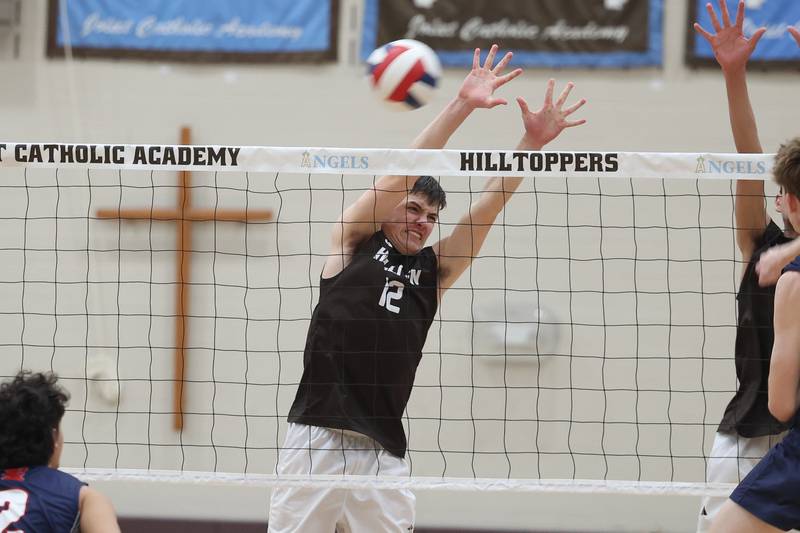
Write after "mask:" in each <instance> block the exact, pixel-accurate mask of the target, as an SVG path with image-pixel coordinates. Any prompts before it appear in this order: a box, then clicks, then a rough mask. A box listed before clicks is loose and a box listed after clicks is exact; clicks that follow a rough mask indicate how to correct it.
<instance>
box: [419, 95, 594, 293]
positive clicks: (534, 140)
mask: <svg viewBox="0 0 800 533" xmlns="http://www.w3.org/2000/svg"><path fill="white" fill-rule="evenodd" d="M554 85H555V82H554V81H553V80H550V81H548V82H547V91H546V92H545V97H544V103H543V105H542V107H541V108H540V109H539V110H537V111H534V112H532V111H531V110H530V109H529V108H528V104H527V103H526V102H525V100H524V99H523V98H517V103H518V104H519V107H520V111H521V112H522V122H523V125H524V126H525V134H524V135H523V136H522V139H521V140H520V142H519V144H518V145H517V150H540V149H541V148H542V147H543V146H544V145H546V144H547V143H549V142H550V141H552V140H553V139H555V138H556V137H558V135H559V134H560V133H561V132H562V131H563V130H564V129H565V128H571V127H573V126H579V125H581V124H583V123H585V122H586V120H576V121H568V120H567V117H568V116H569V115H571V114H572V113H574V112H575V111H577V110H578V109H579V108H580V107H581V106H583V104H585V103H586V100H584V99H581V100H580V101H579V102H577V103H575V104H573V105H572V106H570V107H568V108H566V109H562V107H563V106H564V103H565V102H566V100H567V97H568V96H569V93H570V91H571V90H572V87H573V84H572V82H570V83H568V84H567V86H566V87H565V88H564V90H563V91H562V93H561V95H560V96H559V97H558V100H557V101H556V102H555V104H554V103H553V87H554ZM521 182H522V178H505V177H497V178H491V179H490V180H488V182H487V183H486V187H485V188H484V190H483V192H482V193H481V195H480V196H479V197H478V199H477V200H476V201H475V202H473V204H472V205H471V206H470V208H469V211H467V213H466V214H465V215H464V216H462V217H461V219H460V220H459V222H458V224H457V225H456V227H455V229H454V230H453V233H452V234H450V235H449V236H448V237H445V238H444V239H442V240H440V241H439V242H438V243H436V244H435V245H434V246H433V249H434V252H436V256H437V258H438V261H439V288H440V289H441V291H445V290H447V289H448V288H450V287H451V286H452V285H453V283H455V282H456V280H457V279H458V278H459V276H461V274H462V273H463V272H464V271H465V270H466V269H467V268H468V267H469V265H470V264H472V261H473V260H474V258H475V257H476V256H477V255H478V252H479V251H480V249H481V246H483V242H484V241H485V240H486V235H488V233H489V230H490V229H491V227H492V224H494V221H495V218H497V215H498V214H499V213H500V211H502V210H503V207H505V205H506V203H507V202H508V200H509V199H510V198H511V195H513V194H514V191H516V190H517V188H518V187H519V185H520V183H521ZM440 294H441V293H440Z"/></svg>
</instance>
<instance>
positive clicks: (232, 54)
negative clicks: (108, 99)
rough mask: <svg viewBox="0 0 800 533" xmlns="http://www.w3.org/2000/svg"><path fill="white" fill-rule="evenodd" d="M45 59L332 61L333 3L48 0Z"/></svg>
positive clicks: (331, 0)
mask: <svg viewBox="0 0 800 533" xmlns="http://www.w3.org/2000/svg"><path fill="white" fill-rule="evenodd" d="M50 10H51V12H50V28H49V32H48V33H49V35H48V44H49V46H48V53H49V55H53V56H58V55H63V51H64V47H65V46H66V45H69V46H70V47H71V48H72V52H73V54H74V55H77V56H101V57H126V56H127V57H130V56H133V57H145V58H156V59H161V58H164V57H171V58H176V59H200V60H202V59H214V58H220V59H223V58H224V59H233V60H235V59H237V56H239V57H240V58H242V59H245V60H247V59H249V60H258V59H264V60H268V59H269V57H270V56H273V55H278V56H280V58H281V60H286V59H287V57H290V56H296V57H297V58H298V59H304V58H305V59H318V60H325V59H328V60H334V59H335V58H336V23H337V20H336V19H337V14H338V6H337V2H336V0H269V1H264V0H225V1H212V0H169V1H164V0H69V1H68V2H67V1H64V0H60V1H59V0H51V1H50Z"/></svg>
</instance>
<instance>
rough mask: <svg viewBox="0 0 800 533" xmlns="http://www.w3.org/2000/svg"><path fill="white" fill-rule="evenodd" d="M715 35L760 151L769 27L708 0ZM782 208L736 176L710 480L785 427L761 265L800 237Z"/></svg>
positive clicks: (727, 478)
mask: <svg viewBox="0 0 800 533" xmlns="http://www.w3.org/2000/svg"><path fill="white" fill-rule="evenodd" d="M707 9H708V11H709V14H710V15H711V20H712V24H713V26H714V30H715V33H714V34H711V33H709V32H707V31H705V30H704V29H703V28H701V27H700V26H699V25H698V24H695V29H696V30H697V31H698V32H699V33H700V34H701V35H702V36H703V37H704V38H705V39H706V40H708V42H709V43H710V44H711V46H712V49H713V51H714V56H715V58H716V59H717V62H718V63H719V65H720V67H721V68H722V72H723V74H724V77H725V85H726V90H727V96H728V110H729V116H730V122H731V130H732V132H733V137H734V141H735V143H736V150H737V151H738V152H740V153H761V152H762V151H763V150H762V148H761V142H760V141H759V137H758V129H757V126H756V121H755V117H754V114H753V110H752V107H751V104H750V98H749V95H748V90H747V79H746V67H747V62H748V60H749V58H750V56H751V54H752V53H753V50H754V49H755V47H756V45H757V43H758V41H759V39H760V38H761V36H762V35H763V34H764V32H765V31H766V30H765V29H764V28H760V29H758V30H756V31H755V32H754V33H753V35H752V36H751V37H750V38H749V39H748V38H746V37H745V36H744V34H743V30H742V28H743V22H744V14H745V13H744V2H739V6H738V11H737V16H736V21H735V22H734V23H732V22H731V20H730V16H729V13H728V9H727V5H726V3H725V0H719V9H720V14H721V16H722V22H720V21H719V19H718V18H717V15H716V12H715V11H714V8H713V7H712V6H711V4H708V5H707ZM776 209H777V211H778V212H779V213H782V217H783V225H784V229H783V230H782V229H781V228H779V227H778V225H777V224H775V222H773V221H772V220H771V219H770V217H769V215H768V214H767V211H766V206H765V202H764V182H763V181H756V180H738V181H737V182H736V201H735V207H734V211H735V218H736V242H737V244H738V247H739V250H740V252H741V255H742V262H743V265H744V271H743V273H742V278H741V282H740V284H739V291H738V294H737V302H738V313H737V314H738V323H737V329H736V344H735V349H734V354H735V363H736V377H737V381H738V382H739V386H738V389H737V391H736V394H735V395H734V397H733V399H731V401H730V403H729V404H728V406H727V407H726V409H725V414H724V415H723V418H722V421H721V422H720V424H719V427H718V429H717V434H716V436H715V438H714V444H713V446H712V450H711V453H710V456H709V460H708V469H707V480H708V481H709V482H714V483H738V482H739V481H741V480H742V479H743V478H744V477H745V476H747V474H748V473H749V472H750V471H751V470H752V469H753V468H754V467H755V465H756V464H757V463H758V462H759V461H760V460H761V458H762V457H764V455H765V454H766V453H767V452H768V451H769V449H770V448H771V447H772V446H773V445H774V444H775V443H777V442H778V441H780V439H781V438H782V437H783V433H784V431H785V430H786V426H785V425H784V424H783V423H781V422H780V421H778V420H776V418H775V417H774V416H773V415H772V414H771V413H770V409H769V407H768V377H769V372H770V356H771V354H772V350H773V340H774V332H773V305H774V298H775V285H774V282H773V283H772V284H771V285H766V286H761V285H759V279H758V273H757V271H756V266H757V264H758V262H759V258H760V257H761V255H762V254H763V253H764V252H766V251H767V250H769V249H771V248H773V247H777V246H780V245H782V244H785V243H788V242H789V241H791V240H792V238H794V237H795V236H796V233H795V231H794V229H793V226H792V223H791V221H790V220H789V218H788V217H787V216H786V215H785V214H783V206H782V204H781V196H780V195H779V196H778V197H777V198H776ZM725 501H726V500H725V499H724V498H705V499H704V500H703V503H702V507H701V511H700V517H699V520H698V527H697V530H698V532H701V531H708V530H709V528H710V527H711V525H712V523H713V522H714V520H715V516H716V515H717V513H718V512H719V511H720V509H721V507H722V506H723V504H724V503H725Z"/></svg>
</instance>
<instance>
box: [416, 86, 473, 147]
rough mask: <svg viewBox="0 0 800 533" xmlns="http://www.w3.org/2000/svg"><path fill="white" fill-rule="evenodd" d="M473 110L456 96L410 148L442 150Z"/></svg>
mask: <svg viewBox="0 0 800 533" xmlns="http://www.w3.org/2000/svg"><path fill="white" fill-rule="evenodd" d="M473 110H474V107H472V106H471V105H470V104H468V103H467V102H466V101H465V100H463V99H461V98H459V97H458V96H456V97H455V98H453V99H452V100H451V101H450V103H448V104H447V105H446V106H445V108H444V109H442V111H441V112H440V113H439V114H438V115H437V116H436V118H435V119H433V121H432V122H431V123H430V124H428V126H427V127H426V128H425V129H424V130H422V133H420V134H419V135H418V136H417V138H416V139H414V143H413V144H412V148H429V149H438V148H444V146H445V145H446V144H447V141H448V140H449V139H450V137H451V136H452V135H453V133H455V131H456V130H457V129H458V127H459V126H461V124H462V123H463V122H464V120H466V118H467V117H468V116H469V114H470V113H472V111H473Z"/></svg>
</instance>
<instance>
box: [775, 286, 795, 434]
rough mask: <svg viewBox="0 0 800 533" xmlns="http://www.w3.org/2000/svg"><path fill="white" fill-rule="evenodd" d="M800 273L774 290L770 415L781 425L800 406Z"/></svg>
mask: <svg viewBox="0 0 800 533" xmlns="http://www.w3.org/2000/svg"><path fill="white" fill-rule="evenodd" d="M799 319H800V272H794V271H792V272H786V273H785V274H783V275H782V276H781V277H780V279H779V280H778V284H777V286H776V287H775V314H774V317H773V322H774V328H775V343H774V344H773V345H772V358H771V360H770V364H769V412H770V413H772V416H774V417H775V418H777V419H778V420H780V421H781V422H787V421H788V420H790V419H791V418H792V416H794V414H795V412H796V411H797V408H798V405H800V399H798V385H800V328H798V327H797V324H798V320H799Z"/></svg>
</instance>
